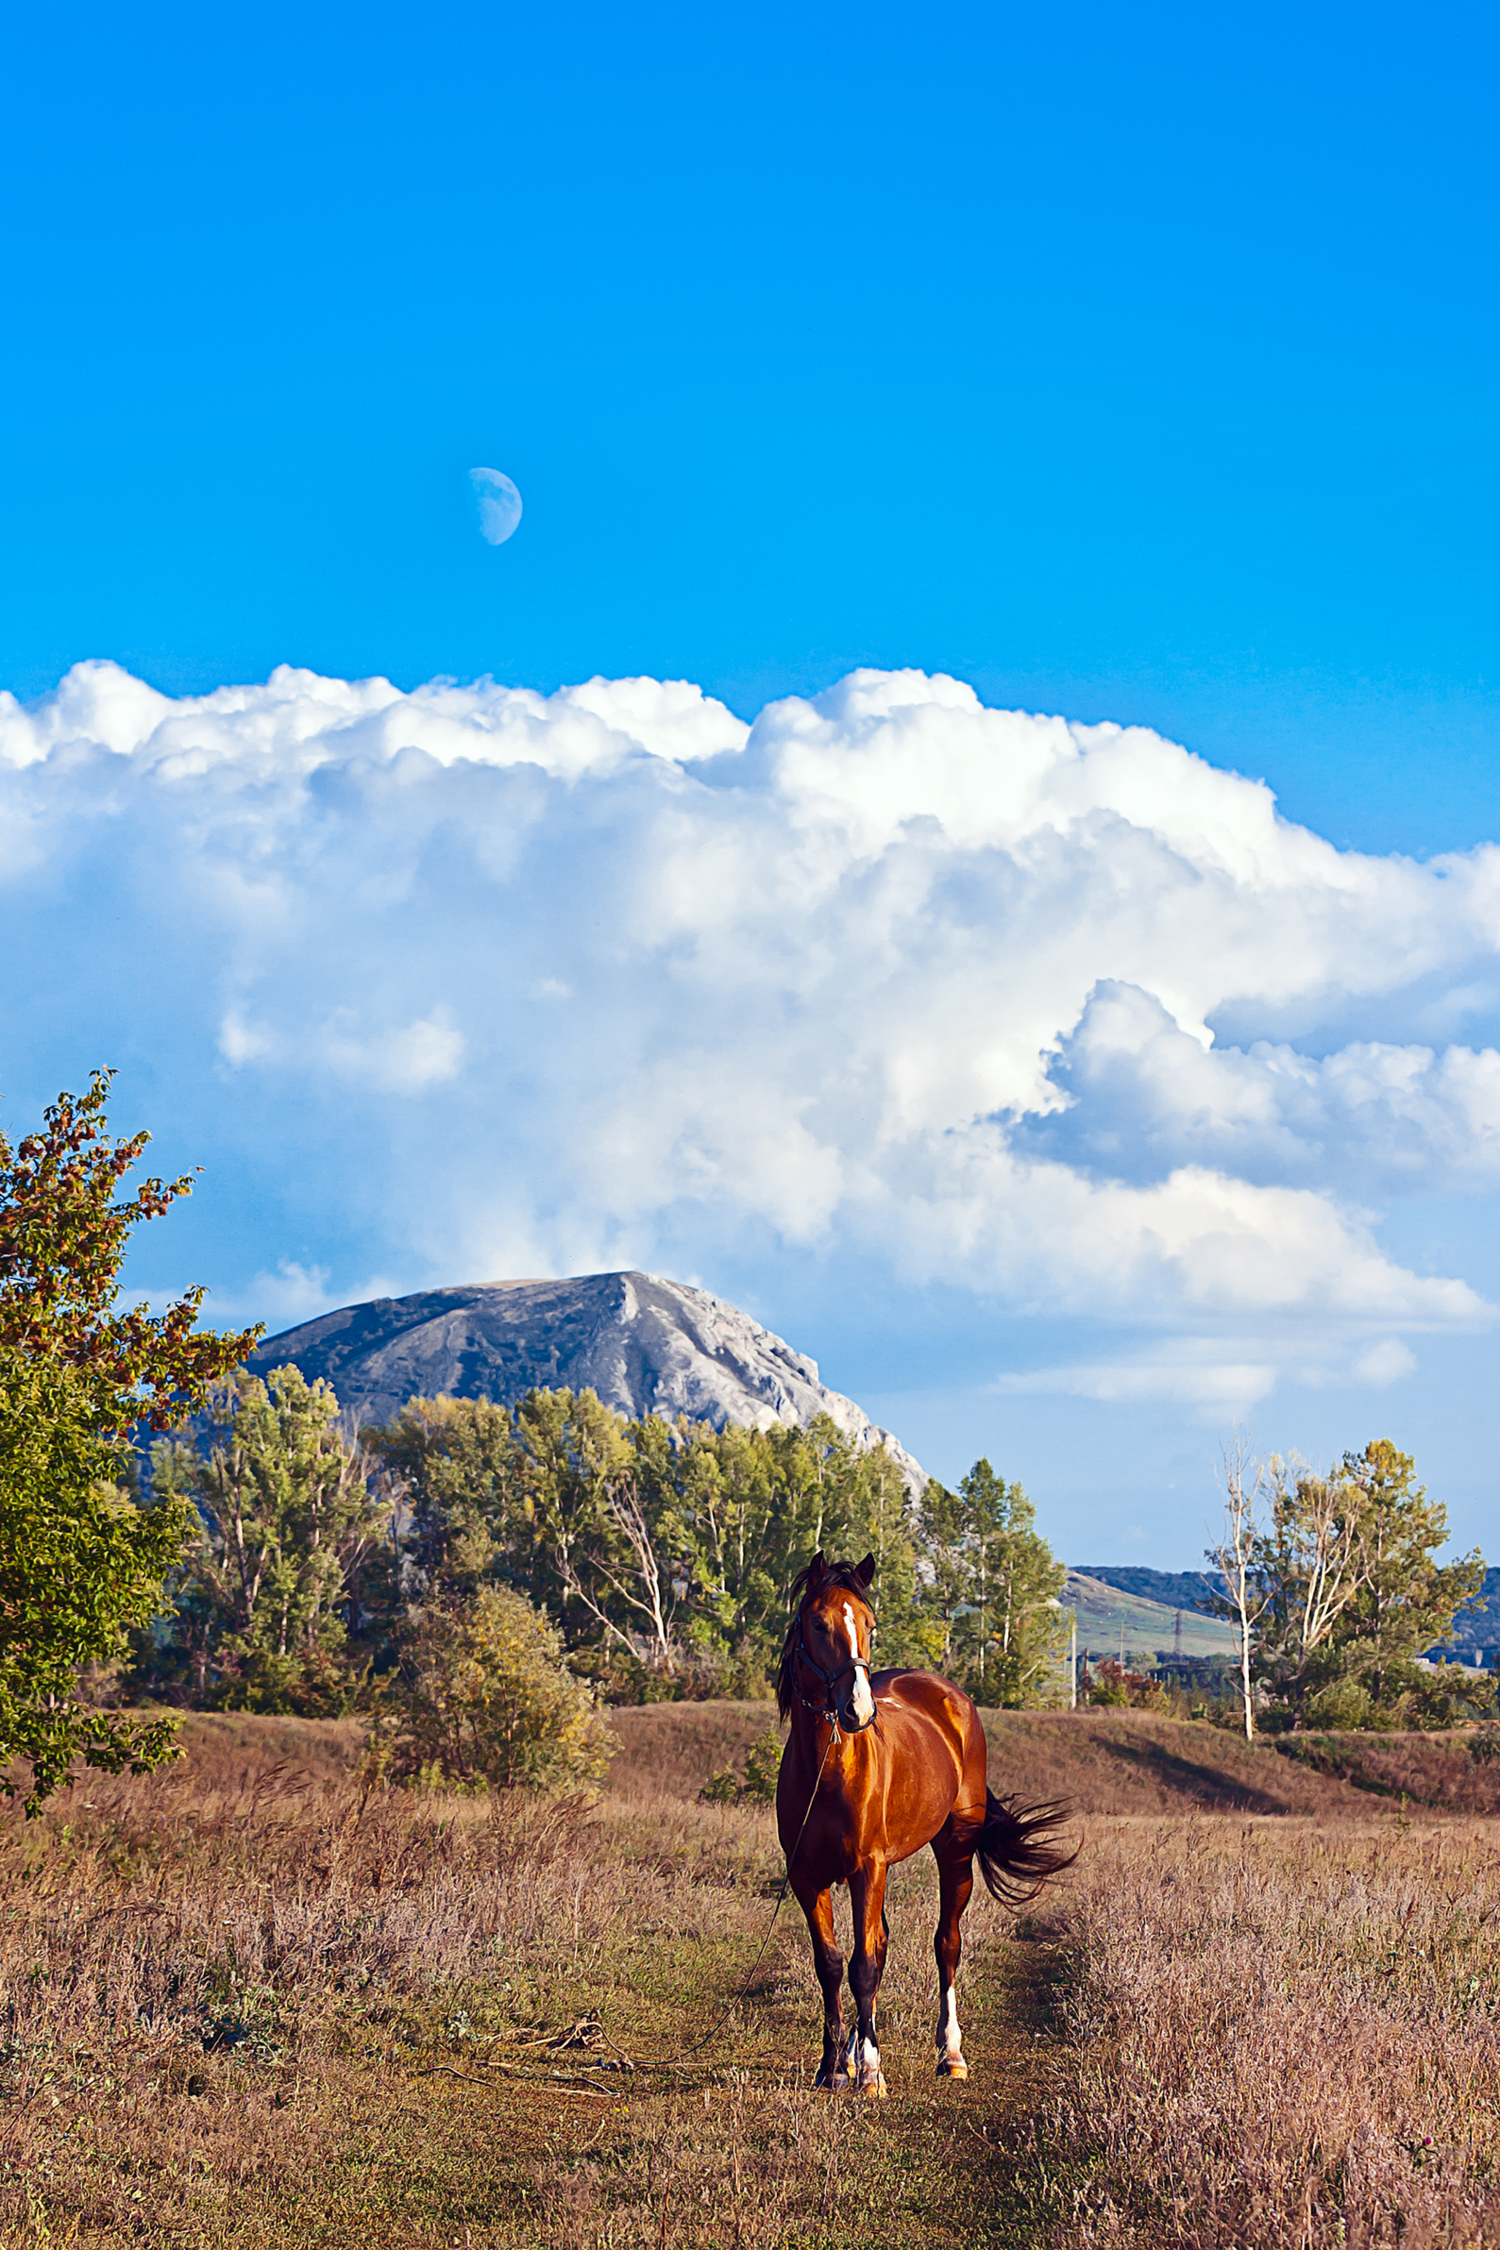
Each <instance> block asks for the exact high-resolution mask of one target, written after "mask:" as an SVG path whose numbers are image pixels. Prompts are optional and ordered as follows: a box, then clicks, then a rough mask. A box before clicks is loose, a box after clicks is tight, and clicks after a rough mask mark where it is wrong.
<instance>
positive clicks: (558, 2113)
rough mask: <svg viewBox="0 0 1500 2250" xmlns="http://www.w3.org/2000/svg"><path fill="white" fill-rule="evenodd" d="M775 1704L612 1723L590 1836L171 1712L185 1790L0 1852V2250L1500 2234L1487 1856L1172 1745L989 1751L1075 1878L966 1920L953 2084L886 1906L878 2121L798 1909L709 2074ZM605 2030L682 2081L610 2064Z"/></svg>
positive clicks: (647, 2248)
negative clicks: (1071, 1814)
mask: <svg viewBox="0 0 1500 2250" xmlns="http://www.w3.org/2000/svg"><path fill="white" fill-rule="evenodd" d="M769 1716H770V1713H769V1707H768V1706H765V1705H760V1704H743V1705H733V1706H712V1705H686V1706H684V1705H677V1706H657V1707H655V1708H651V1709H646V1710H643V1711H622V1712H618V1713H615V1714H612V1719H613V1723H614V1724H615V1725H616V1728H617V1731H618V1733H619V1735H620V1737H621V1750H620V1753H619V1756H618V1758H617V1760H616V1763H615V1767H614V1770H613V1773H612V1776H611V1787H610V1790H609V1792H608V1793H607V1794H606V1795H605V1796H604V1797H603V1798H602V1799H601V1800H600V1801H599V1802H598V1803H597V1804H594V1805H592V1806H590V1805H586V1804H581V1803H577V1804H572V1805H561V1806H560V1805H552V1806H545V1805H538V1804H536V1803H528V1802H526V1801H524V1800H510V1801H488V1802H487V1801H484V1800H476V1799H459V1798H451V1797H420V1796H412V1795H398V1794H390V1795H387V1794H375V1795H370V1796H366V1795H364V1794H362V1793H361V1790H360V1788H359V1786H358V1783H357V1781H356V1780H355V1778H354V1777H353V1772H352V1767H353V1762H354V1759H355V1755H356V1752H357V1746H358V1741H359V1729H358V1726H357V1725H356V1724H354V1723H344V1722H339V1723H334V1722H322V1723H319V1722H312V1721H305V1722H297V1721H270V1720H253V1719H245V1718H211V1719H194V1720H192V1721H191V1722H190V1723H189V1726H188V1728H187V1730H186V1733H187V1739H188V1741H189V1744H190V1749H191V1755H190V1758H189V1759H188V1760H187V1761H186V1762H185V1764H184V1765H183V1766H182V1767H179V1768H176V1769H173V1770H171V1771H169V1772H168V1773H166V1774H164V1775H162V1776H160V1777H158V1778H157V1779H156V1780H154V1781H151V1782H148V1783H138V1782H104V1781H99V1780H97V1779H94V1780H90V1781H89V1782H88V1783H87V1784H85V1785H83V1786H81V1787H79V1788H77V1789H75V1790H74V1791H72V1792H70V1793H68V1794H67V1795H66V1796H64V1797H63V1798H60V1799H59V1800H58V1801H57V1802H56V1803H55V1805H54V1806H53V1807H52V1808H51V1809H50V1810H49V1813H48V1815H47V1817H46V1819H45V1820H43V1821H41V1822H38V1823H34V1824H32V1825H31V1826H30V1827H27V1826H26V1825H25V1824H24V1823H23V1822H21V1821H20V1820H19V1819H15V1818H11V1819H8V1820H5V1821H0V1880H3V1899H4V1907H3V1912H0V2096H3V2098H0V2243H3V2244H5V2245H6V2246H7V2250H10V2246H12V2245H13V2246H15V2250H21V2246H22V2245H25V2246H26V2250H44V2246H47V2250H50V2246H51V2245H54V2244H59V2243H63V2242H78V2243H91V2244H116V2243H118V2244H129V2245H132V2246H136V2245H138V2246H140V2250H157V2246H162V2250H165V2246H166V2245H168V2244H171V2245H183V2246H186V2245H193V2246H194V2250H249V2245H251V2244H252V2243H253V2244H256V2245H264V2246H265V2250H294V2246H295V2250H302V2246H304V2245H319V2246H323V2245H326V2246H328V2250H344V2246H349V2250H352V2246H353V2245H354V2244H356V2243H358V2244H359V2245H360V2250H385V2246H386V2245H390V2246H392V2250H394V2246H395V2245H397V2244H400V2245H402V2246H403V2250H405V2246H409V2245H410V2246H417V2245H431V2246H433V2250H437V2246H438V2245H444V2246H448V2245H454V2244H459V2243H462V2244H464V2245H465V2246H466V2250H480V2246H483V2250H520V2246H521V2245H523V2244H532V2243H543V2244H547V2245H555V2246H557V2250H606V2246H607V2250H637V2246H639V2250H669V2246H670V2250H690V2246H691V2250H700V2246H701V2250H719V2246H720V2245H724V2246H729V2245H734V2246H736V2250H783V2246H789V2245H792V2244H794V2243H795V2244H808V2245H812V2246H815V2250H838V2246H842V2245H845V2244H848V2245H851V2246H852V2245H854V2244H859V2245H861V2250H863V2246H864V2245H867V2244H868V2243H869V2242H870V2241H871V2240H878V2241H879V2242H880V2244H881V2245H882V2250H935V2246H938V2245H949V2244H951V2245H953V2246H954V2250H958V2246H959V2245H966V2246H967V2245H975V2244H981V2243H992V2244H997V2245H1006V2246H1009V2245H1015V2246H1017V2250H1019V2246H1020V2245H1022V2244H1026V2245H1043V2244H1047V2245H1050V2244H1054V2243H1055V2244H1059V2245H1061V2244H1068V2245H1069V2246H1070V2250H1071V2246H1072V2245H1074V2244H1084V2245H1097V2246H1099V2250H1106V2246H1107V2250H1148V2246H1149V2250H1156V2246H1158V2245H1160V2246H1162V2250H1188V2246H1192V2250H1210V2246H1212V2250H1283V2246H1285V2250H1323V2246H1324V2245H1325V2244H1326V2245H1329V2246H1331V2245H1333V2244H1335V2243H1344V2244H1376V2243H1388V2242H1389V2243H1394V2242H1396V2241H1397V2240H1400V2241H1402V2242H1403V2243H1405V2244H1406V2245H1408V2246H1409V2250H1416V2246H1418V2245H1424V2244H1428V2243H1433V2244H1436V2243H1445V2244H1449V2245H1460V2244H1478V2243H1489V2242H1494V2243H1496V2244H1500V2186H1497V2185H1496V2184H1495V2183H1496V2182H1497V2181H1500V2170H1492V2167H1496V2166H1500V2122H1497V2104H1496V2088H1497V2083H1500V2080H1497V2070H1496V2066H1497V2063H1500V2054H1497V2051H1496V2050H1497V2042H1500V2034H1497V2030H1496V2021H1497V2018H1496V2013H1495V2011H1496V2010H1497V2009H1500V1871H1497V1870H1496V1868H1495V1867H1494V1866H1493V1865H1492V1860H1493V1853H1492V1847H1491V1845H1490V1842H1489V1837H1490V1833H1491V1831H1490V1830H1489V1828H1487V1826H1486V1825H1485V1823H1484V1822H1482V1821H1476V1820H1472V1819H1465V1820H1462V1821H1457V1820H1454V1819H1451V1818H1447V1819H1445V1818H1441V1817H1437V1816H1434V1815H1432V1814H1420V1815H1418V1816H1417V1817H1415V1818H1407V1817H1405V1816H1404V1815H1403V1814H1401V1813H1400V1812H1399V1810H1398V1808H1397V1806H1396V1805H1395V1804H1383V1803H1382V1801H1381V1799H1380V1798H1379V1797H1372V1796H1371V1795H1370V1794H1369V1793H1368V1788H1366V1789H1365V1790H1360V1789H1357V1788H1355V1787H1353V1786H1352V1785H1351V1783H1350V1781H1349V1780H1348V1779H1347V1778H1345V1777H1343V1776H1342V1775H1341V1774H1340V1773H1338V1772H1320V1771H1318V1770H1316V1767H1315V1765H1314V1764H1311V1763H1306V1762H1302V1761H1300V1760H1296V1759H1289V1758H1287V1757H1285V1756H1283V1755H1281V1754H1280V1753H1279V1752H1278V1751H1277V1750H1275V1749H1273V1748H1271V1747H1270V1746H1265V1747H1263V1748H1259V1749H1256V1750H1249V1749H1247V1748H1246V1747H1245V1746H1244V1745H1243V1744H1242V1743H1239V1742H1237V1741H1236V1740H1235V1738H1233V1737H1232V1736H1226V1735H1223V1734H1218V1733H1215V1732H1213V1731H1211V1730H1209V1729H1207V1728H1204V1727H1193V1726H1188V1725H1184V1724H1182V1723H1179V1722H1174V1721H1171V1720H1163V1719H1158V1718H1154V1717H1152V1716H1150V1715H1148V1714H1141V1713H1130V1712H1096V1713H1089V1714H1081V1715H1079V1717H1077V1718H1076V1719H1072V1718H1069V1717H1067V1716H1066V1715H1038V1716H1032V1715H1027V1714H1013V1713H997V1714H990V1715H988V1716H987V1724H988V1725H989V1727H990V1733H991V1744H992V1775H993V1779H994V1783H995V1786H996V1787H998V1788H1001V1789H1014V1790H1018V1791H1020V1792H1021V1793H1022V1794H1025V1795H1027V1796H1040V1795H1047V1794H1062V1795H1066V1796H1071V1797H1072V1798H1074V1799H1075V1800H1076V1801H1078V1802H1080V1803H1081V1805H1082V1807H1083V1808H1084V1810H1085V1812H1086V1815H1087V1818H1086V1820H1085V1829H1086V1832H1087V1845H1086V1850H1085V1854H1084V1858H1083V1860H1082V1861H1081V1862H1080V1865H1079V1868H1078V1870H1077V1871H1076V1873H1075V1875H1074V1876H1073V1877H1072V1878H1070V1879H1069V1881H1068V1882H1067V1883H1066V1884H1064V1885H1062V1886H1059V1887H1058V1888H1056V1889H1055V1890H1054V1891H1052V1892H1051V1893H1049V1894H1048V1896H1047V1898H1046V1899H1045V1900H1044V1901H1043V1902H1041V1904H1040V1905H1039V1907H1038V1908H1037V1909H1036V1910H1034V1914H1033V1917H1032V1918H1031V1919H1030V1921H1029V1922H1027V1921H1023V1923H1022V1925H1021V1942H1019V1943H1011V1942H1009V1933H1010V1931H1011V1928H1012V1924H1011V1921H1010V1918H1009V1917H1007V1916H1004V1915H1003V1914H1001V1913H1000V1912H999V1910H998V1909H995V1908H994V1907H993V1906H992V1905H991V1904H990V1902H989V1901H988V1900H986V1899H984V1898H983V1897H982V1896H981V1898H980V1899H979V1900H977V1901H976V1904H975V1906H974V1908H973V1909H972V1910H971V1913H970V1917H969V1923H968V1932H969V1937H970V1950H969V1954H968V1957H967V1960H966V1965H965V1971H964V1975H963V1979H962V1984H961V1993H962V1999H963V2008H964V2018H965V2046H966V2048H967V2049H968V2050H969V2052H970V2054H971V2057H972V2059H973V2061H974V2063H975V2066H976V2067H975V2075H974V2078H973V2079H972V2080H971V2081H970V2082H969V2084H968V2085H966V2086H957V2087H952V2086H939V2085H938V2084H937V2082H936V2081H935V2080H934V2078H933V2077H932V2075H931V2072H932V2060H931V2029H932V2026H931V2018H932V2014H933V2009H934V1990H933V1985H934V1979H933V1968H932V1954H931V1933H932V1916H933V1899H932V1889H931V1883H930V1880H929V1877H928V1873H927V1870H926V1865H925V1862H918V1863H915V1864H914V1865H912V1866H909V1867H908V1868H905V1869H902V1870H899V1871H898V1872H897V1877H896V1879H895V1881H894V1883H893V1886H892V1902H891V1923H892V1944H891V1956H890V1967H889V1969H888V1972H887V1977H886V1983H885V1987H884V1990H883V1994H882V2044H883V2048H884V2053H885V2061H886V2070H887V2076H888V2078H889V2080H890V2083H891V2100H890V2101H889V2102H887V2103H885V2104H881V2105H865V2104H853V2103H849V2102H842V2101H834V2100H830V2099H829V2098H828V2097H826V2096H819V2095H814V2094H813V2092H812V2091H811V2089H810V2086H809V2084H808V2078H809V2074H810V2071H811V2067H812V2064H813V2062H814V2059H815V2055H816V2044H817V2042H816V2020H817V2013H818V2010H817V2002H816V1993H815V1988H814V1985H813V1981H812V1977H811V1974H810V1970H809V1966H808V1962H807V1957H806V1949H805V1938H804V1935H803V1932H802V1930H801V1927H800V1919H799V1918H798V1917H797V1916H796V1914H795V1910H791V1911H789V1912H788V1913H787V1914H786V1915H785V1916H783V1918H782V1921H781V1923H780V1924H779V1925H778V1928H777V1930H776V1933H775V1935H774V1937H773V1940H772V1943H771V1947H770V1950H769V1952H768V1954H767V1956H766V1960H765V1962H764V1964H763V1965H762V1968H761V1970H760V1972H759V1974H758V1975H757V1977H756V1979H755V1981H754V1984H753V1987H752V1989H751V1991H750V1992H749V1994H748V1996H747V1997H746V1999H745V2001H744V2004H743V2005H742V2006H741V2007H739V2008H738V2009H737V2010H736V2012H735V2014H734V2016H733V2018H732V2020H731V2023H730V2025H729V2027H728V2029H727V2030H726V2031H725V2032H723V2033H721V2034H718V2035H715V2036H713V2037H712V2038H711V2039H710V2041H709V2044H708V2045H707V2046H706V2047H704V2048H703V2049H702V2050H701V2051H696V2050H695V2043H696V2042H697V2041H698V2040H699V2039H700V2038H701V2037H703V2035H705V2034H708V2033H710V2032H711V2031H712V2027H713V2022H714V2018H715V2017H716V2016H717V2015H718V2013H719V2011H720V2009H721V2007H722V2006H723V2004H724V2002H725V2001H726V2000H727V1999H728V1998H729V1997H730V1996H731V1995H732V1994H734V1993H735V1992H736V1991H737V1990H738V1988H739V1985H740V1983H741V1981H742V1979H743V1978H744V1976H745V1974H746V1972H747V1970H748V1968H749V1965H750V1963H751V1961H752V1959H753V1957H754V1954H755V1949H756V1946H757V1945H758V1943H759V1940H760V1937H761V1934H762V1932H763V1930H764V1927H765V1919H766V1916H767V1914H768V1912H769V1909H770V1898H769V1895H768V1894H769V1891H770V1888H771V1881H772V1878H773V1876H775V1875H777V1874H779V1857H778V1855H777V1852H776V1849H775V1844H774V1837H773V1833H772V1828H771V1822H770V1818H769V1815H768V1814H767V1813H766V1812H764V1811H760V1810H751V1809H748V1808H742V1807H731V1808H720V1807H712V1806H702V1805H699V1804H697V1803H696V1802H695V1801H694V1799H695V1796H696V1792H697V1790H698V1788H699V1787H700V1786H701V1784H702V1782H703V1781H704V1780H706V1779H707V1778H708V1775H709V1774H710V1773H711V1772H712V1771H713V1770H714V1769H715V1768H717V1767H721V1766H723V1765H724V1764H726V1763H729V1762H732V1761H739V1760H741V1759H742V1757H743V1753H744V1751H745V1749H746V1748H748V1746H749V1745H750V1744H751V1743H752V1742H754V1741H755V1740H756V1739H757V1738H758V1737H759V1736H760V1735H761V1734H762V1733H763V1732H764V1731H765V1728H766V1726H767V1724H768V1722H769ZM1473 1739H1475V1738H1470V1737H1463V1738H1455V1739H1454V1740H1452V1741H1448V1742H1444V1741H1442V1740H1438V1741H1436V1742H1434V1741H1433V1740H1432V1738H1424V1739H1422V1740H1420V1741H1416V1742H1412V1741H1410V1740H1408V1739H1407V1738H1387V1739H1386V1740H1384V1741H1382V1742H1380V1743H1378V1744H1375V1745H1368V1747H1369V1749H1370V1753H1371V1755H1372V1756H1374V1757H1375V1758H1376V1759H1377V1760H1381V1759H1383V1760H1385V1761H1386V1763H1384V1764H1379V1765H1378V1767H1377V1768H1376V1769H1372V1772H1373V1773H1374V1781H1373V1785H1374V1786H1379V1787H1383V1786H1385V1785H1386V1783H1385V1779H1383V1778H1382V1777H1388V1776H1390V1775H1392V1774H1394V1773H1396V1772H1397V1771H1399V1772H1400V1773H1401V1774H1403V1775H1404V1776H1405V1781H1404V1782H1403V1784H1402V1786H1403V1787H1405V1788H1406V1791H1407V1794H1408V1795H1410V1796H1415V1795H1417V1793H1418V1791H1419V1790H1423V1789H1425V1790H1432V1791H1435V1790H1437V1789H1438V1788H1439V1787H1440V1786H1441V1785H1443V1784H1444V1783H1445V1782H1446V1783H1448V1784H1449V1785H1452V1784H1453V1780H1454V1776H1455V1775H1461V1776H1463V1777H1465V1779H1464V1786H1466V1787H1480V1786H1483V1787H1488V1786H1489V1784H1490V1780H1491V1774H1492V1771H1493V1769H1492V1767H1491V1765H1490V1763H1489V1761H1488V1760H1487V1759H1486V1758H1484V1757H1482V1756H1481V1757H1478V1758H1476V1757H1475V1756H1474V1753H1473V1751H1472V1749H1471V1747H1470V1743H1471V1741H1472V1740H1473ZM1348 1740H1349V1738H1343V1743H1344V1745H1345V1746H1347V1744H1348ZM1334 1750H1335V1751H1336V1752H1337V1756H1338V1757H1339V1758H1347V1756H1348V1752H1347V1747H1345V1748H1340V1747H1339V1745H1338V1744H1337V1743H1336V1744H1335V1745H1334ZM1326 1755H1327V1757H1328V1758H1330V1759H1331V1758H1332V1757H1333V1753H1332V1752H1328V1753H1326ZM1318 1756H1319V1757H1320V1758H1323V1757H1324V1756H1325V1752H1323V1751H1320V1752H1318ZM1391 1761H1396V1763H1392V1762H1391ZM1471 1775H1472V1776H1475V1777H1477V1778H1476V1779H1474V1780H1472V1781H1471V1780H1470V1779H1469V1778H1467V1777H1469V1776H1471ZM1366 1778H1367V1782H1369V1781H1370V1776H1369V1775H1367V1777H1366ZM1413 1784H1415V1786H1412V1785H1413ZM1216 1808H1222V1809H1216ZM1246 1808H1249V1809H1248V1810H1247V1809H1246ZM1273 1809H1274V1813H1275V1817H1271V1814H1272V1812H1273ZM1122 1813H1124V1814H1126V1815H1130V1814H1132V1813H1133V1814H1134V1816H1135V1817H1121V1814H1122ZM840 1906H841V1910H842V1911H843V1912H845V1913H846V1912H847V1908H846V1906H844V1904H843V1902H842V1901H840ZM595 2011H601V2012H602V2014H603V2017H604V2019H605V2022H606V2024H607V2026H608V2029H609V2033H610V2035H611V2036H612V2037H613V2038H614V2039H615V2040H616V2041H617V2042H618V2044H619V2045H621V2046H623V2047H626V2048H627V2049H629V2050H631V2051H632V2052H633V2053H634V2054H635V2055H636V2057H637V2059H638V2060H640V2061H641V2062H642V2064H643V2065H644V2064H646V2063H647V2062H648V2061H649V2060H650V2059H651V2058H653V2057H665V2058H666V2059H667V2060H668V2062H669V2063H670V2064H671V2065H672V2067H670V2068H667V2069H664V2070H653V2069H650V2068H647V2067H642V2068H640V2069H638V2070H636V2071H634V2072H626V2071H623V2070H616V2069H612V2068H608V2067H605V2066H607V2065H612V2064H613V2063H615V2062H616V2061H617V2060H618V2057H617V2056H616V2055H615V2054H614V2053H613V2052H612V2050H611V2048H610V2047H609V2045H608V2044H606V2043H605V2042H604V2041H603V2040H602V2039H601V2036H600V2034H599V2032H598V2030H597V2029H595V2028H592V2027H591V2026H590V2024H589V2023H588V2021H587V2020H586V2019H587V2018H588V2017H590V2016H591V2015H592V2014H593V2013H594V2012H595ZM1445 2230H1446V2231H1445ZM1487 2230H1488V2231H1487Z"/></svg>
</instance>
